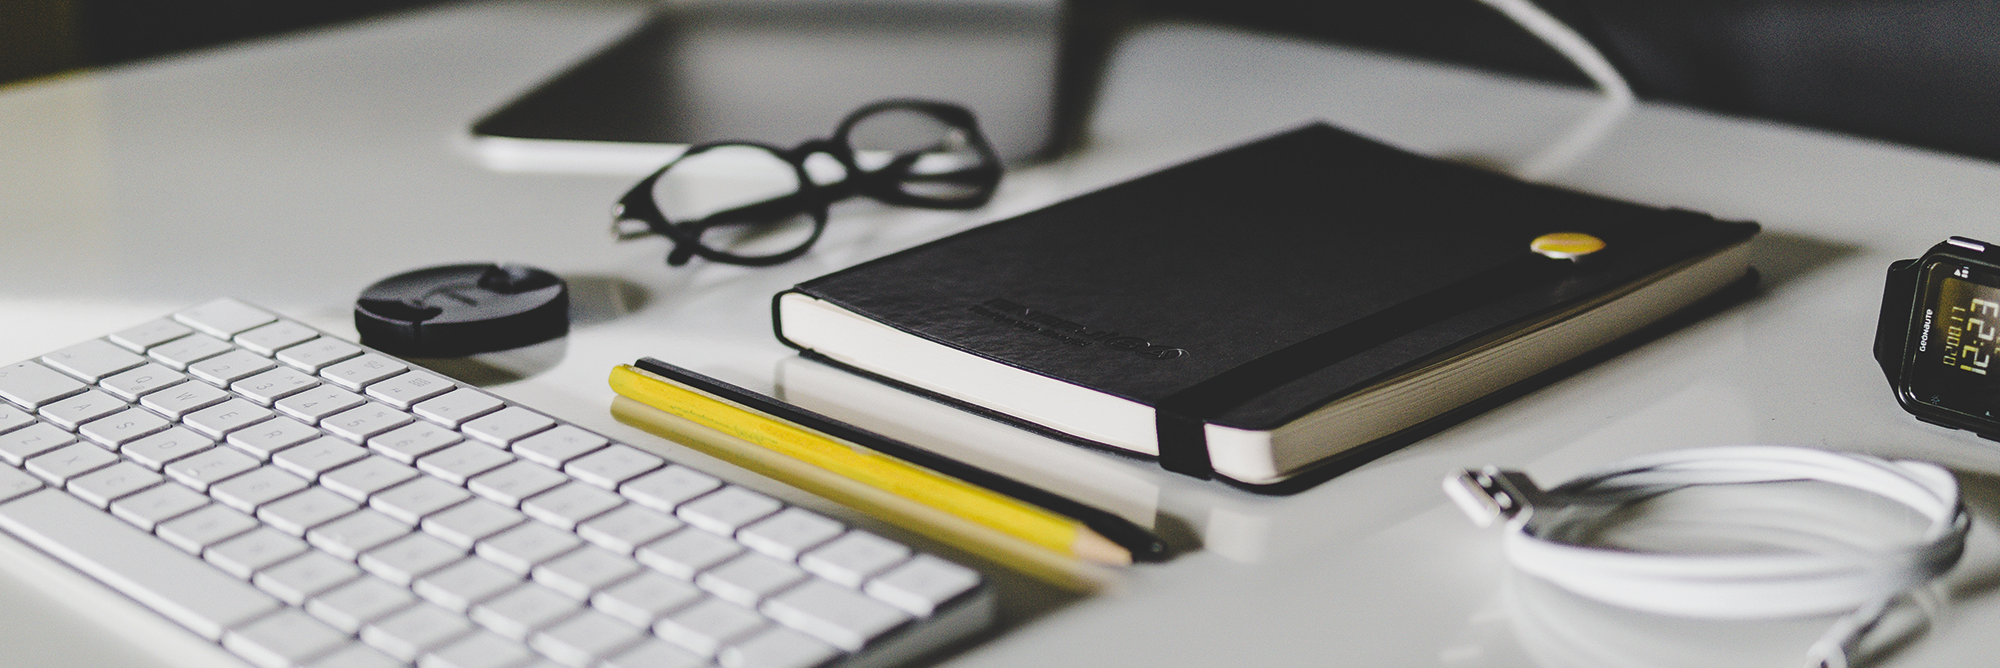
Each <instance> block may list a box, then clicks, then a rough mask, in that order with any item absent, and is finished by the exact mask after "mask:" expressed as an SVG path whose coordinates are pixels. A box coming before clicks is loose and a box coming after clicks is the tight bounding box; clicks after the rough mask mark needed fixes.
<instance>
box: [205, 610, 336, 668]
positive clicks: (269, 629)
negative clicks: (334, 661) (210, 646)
mask: <svg viewBox="0 0 2000 668" xmlns="http://www.w3.org/2000/svg"><path fill="white" fill-rule="evenodd" d="M347 643H348V638H347V634H345V633H341V632H340V631H337V630H334V628H333V627H330V626H327V625H326V624H325V623H322V622H320V621H319V620H317V619H313V618H312V617H309V616H307V615H306V613H304V612H303V611H299V610H280V611H278V613H277V614H274V615H271V616H269V617H265V618H263V619H259V620H257V621H254V622H251V623H250V624H248V625H246V626H244V627H243V628H240V629H237V630H234V631H230V632H228V633H226V634H224V635H223V636H222V646H223V647H227V648H229V651H232V652H235V653H236V654H237V656H241V657H243V659H244V660H246V661H249V662H250V663H254V664H257V665H259V666H264V667H265V668H291V667H292V666H299V665H304V664H305V662H307V661H310V660H312V659H314V658H317V657H319V656H320V655H322V654H326V653H328V652H331V651H333V650H334V649H335V648H339V647H344V646H346V645H347Z"/></svg>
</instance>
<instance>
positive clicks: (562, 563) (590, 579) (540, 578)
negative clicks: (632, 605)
mask: <svg viewBox="0 0 2000 668" xmlns="http://www.w3.org/2000/svg"><path fill="white" fill-rule="evenodd" d="M637 572H639V564H638V563H636V562H633V561H632V559H631V557H627V556H625V555H622V554H617V553H614V552H611V551H609V550H605V549H604V548H601V547H597V546H594V545H585V546H583V547H580V548H577V549H575V550H572V551H570V553H569V554H565V555H562V556H560V557H556V558H554V559H550V560H549V561H548V562H547V563H544V564H542V565H540V566H536V567H535V569H534V572H533V576H534V578H535V581H536V582H540V583H542V584H543V585H547V586H548V588H550V589H554V590H556V591H558V592H561V593H563V594H566V595H568V596H570V597H571V598H575V599H577V600H579V601H581V600H586V599H589V598H590V595H591V594H593V593H596V592H597V590H599V589H603V588H605V587H608V586H610V585H611V584H613V583H615V582H618V581H619V580H623V579H625V578H627V577H630V576H631V575H632V574H634V573H637Z"/></svg>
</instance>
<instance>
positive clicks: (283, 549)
mask: <svg viewBox="0 0 2000 668" xmlns="http://www.w3.org/2000/svg"><path fill="white" fill-rule="evenodd" d="M307 549H309V548H307V547H306V543H305V541H302V540H299V539H297V538H293V537H291V536H287V535H285V534H284V532H281V531H278V530H277V529H273V528H271V527H258V528H255V529H251V530H250V532H249V533H245V534H243V535H241V536H237V537H235V538H231V539H229V540H225V541H222V542H220V543H217V544H215V545H214V546H212V547H210V548H208V549H207V550H205V551H203V552H202V553H201V556H202V557H203V558H205V559H207V560H208V563H211V564H215V565H216V567H218V568H221V569H222V570H223V571H224V572H227V573H229V574H230V575H234V576H236V577H239V578H243V579H245V580H248V579H250V574H251V573H254V572H257V571H259V570H263V568H264V567H265V566H270V565H272V564H276V563H278V562H280V561H284V560H286V559H290V558H292V557H296V556H299V555H301V554H305V553H306V550H307Z"/></svg>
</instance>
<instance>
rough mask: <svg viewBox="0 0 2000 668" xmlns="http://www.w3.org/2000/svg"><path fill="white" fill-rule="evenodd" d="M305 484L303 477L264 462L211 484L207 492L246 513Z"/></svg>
mask: <svg viewBox="0 0 2000 668" xmlns="http://www.w3.org/2000/svg"><path fill="white" fill-rule="evenodd" d="M306 484H307V483H306V480H305V479H304V478H300V477H298V476H295V475H292V474H290V473H286V472H285V471H284V470H283V469H279V468H278V467H276V466H265V467H260V468H257V469H254V470H251V471H248V472H245V473H243V474H242V475H238V476H235V477H233V478H230V479H228V480H224V481H222V482H219V483H216V484H214V485H212V486H210V487H209V489H208V495H209V496H212V497H215V500H217V501H221V502H222V503H223V505H227V506H229V507H231V508H235V509H237V510H241V511H243V512H246V513H249V512H255V511H256V510H257V508H259V507H261V506H263V505H264V504H266V503H270V502H272V501H276V500H278V499H281V498H284V497H285V496H287V495H290V494H292V493H293V492H297V491H300V490H303V489H305V488H306Z"/></svg>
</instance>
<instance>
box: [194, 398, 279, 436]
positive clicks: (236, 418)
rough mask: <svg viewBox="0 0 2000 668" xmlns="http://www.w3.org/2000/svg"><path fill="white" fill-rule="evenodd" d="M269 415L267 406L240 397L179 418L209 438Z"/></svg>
mask: <svg viewBox="0 0 2000 668" xmlns="http://www.w3.org/2000/svg"><path fill="white" fill-rule="evenodd" d="M271 415H272V413H271V409H269V408H265V407H263V406H259V405H257V404H253V403H250V402H248V401H244V400H242V399H230V400H228V401H224V402H222V403H219V404H216V405H214V406H209V407H208V408H204V409H201V410H198V411H195V412H193V413H189V414H188V415H187V417H184V418H181V422H182V423H183V424H186V425H187V426H188V427H191V428H193V429H194V430H195V431H198V432H201V433H203V434H207V435H208V436H209V437H210V438H222V437H224V436H227V435H229V432H232V431H236V430H238V429H242V428H244V427H248V426H250V425H253V424H257V423H259V422H263V421H264V420H266V419H269V418H270V417H271Z"/></svg>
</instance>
